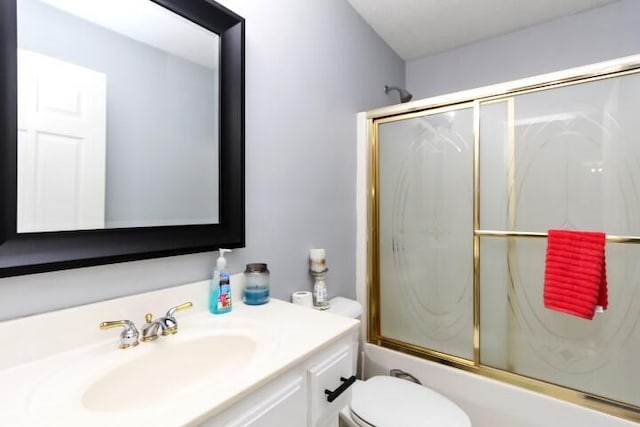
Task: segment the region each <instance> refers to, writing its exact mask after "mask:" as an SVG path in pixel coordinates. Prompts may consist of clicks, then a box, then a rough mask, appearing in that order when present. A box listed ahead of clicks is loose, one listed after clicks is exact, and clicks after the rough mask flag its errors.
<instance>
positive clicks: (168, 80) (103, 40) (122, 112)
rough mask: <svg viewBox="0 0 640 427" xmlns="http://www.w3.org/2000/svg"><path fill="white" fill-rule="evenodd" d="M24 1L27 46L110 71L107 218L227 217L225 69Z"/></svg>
mask: <svg viewBox="0 0 640 427" xmlns="http://www.w3.org/2000/svg"><path fill="white" fill-rule="evenodd" d="M19 6H20V7H19V8H18V11H19V14H18V23H19V26H18V29H19V32H18V46H19V47H21V48H23V49H28V50H32V51H35V52H39V53H42V54H45V55H48V56H52V57H55V58H58V59H61V60H63V61H67V62H71V63H73V64H77V65H80V66H83V67H86V68H90V69H92V70H95V71H99V72H101V73H104V74H106V76H107V77H106V78H107V153H106V154H107V168H106V194H105V199H106V200H105V206H106V208H105V221H106V226H107V227H127V226H142V225H165V224H184V223H193V222H200V223H202V222H218V205H217V203H214V201H215V200H217V191H218V167H217V162H218V145H217V141H218V120H217V117H218V113H217V112H218V104H217V101H216V99H217V94H218V84H217V82H218V73H217V70H212V69H209V68H206V67H204V66H202V65H199V64H195V63H193V62H190V61H187V60H184V59H182V58H180V57H178V56H175V55H172V54H169V53H167V52H165V51H162V50H160V49H156V48H154V47H151V46H149V45H146V44H143V43H141V42H138V41H136V40H133V39H131V38H128V37H124V36H122V35H120V34H118V33H116V32H113V31H110V30H107V29H105V28H103V27H100V26H98V25H95V24H92V23H90V22H88V21H85V20H82V19H79V18H76V17H74V16H72V15H69V14H67V13H64V12H62V11H60V10H59V9H56V8H54V7H51V6H48V5H46V4H45V3H42V2H40V1H36V0H20V2H19ZM217 39H218V37H217V36H216V35H212V43H216V42H217ZM212 50H213V48H212ZM185 189H189V191H185ZM207 219H208V221H206V220H207Z"/></svg>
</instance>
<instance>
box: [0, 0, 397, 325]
mask: <svg viewBox="0 0 640 427" xmlns="http://www.w3.org/2000/svg"><path fill="white" fill-rule="evenodd" d="M223 3H224V4H225V6H227V7H229V8H231V9H233V10H235V11H236V12H238V13H239V14H240V15H242V16H244V17H245V18H246V20H247V23H246V25H247V27H246V30H247V32H246V36H247V40H246V49H247V54H246V61H247V64H246V65H247V67H246V85H247V86H246V194H247V196H246V206H247V221H246V222H247V226H246V231H247V247H246V249H241V250H238V251H236V252H234V253H233V254H231V255H230V256H229V261H230V265H231V270H232V272H241V271H242V270H244V264H246V263H248V262H259V261H262V262H267V263H268V264H269V269H270V271H271V284H272V292H273V295H274V296H276V297H279V298H283V299H288V298H289V295H290V293H291V292H293V291H295V290H300V289H311V278H310V275H309V273H308V261H307V259H308V251H309V249H310V248H313V247H320V248H325V249H326V250H327V260H328V266H329V274H328V277H327V284H328V287H329V293H330V295H331V296H334V295H338V294H341V295H345V296H348V297H354V296H355V238H356V231H355V230H356V212H355V177H356V170H355V166H356V146H355V141H356V113H357V112H358V111H363V110H368V109H372V108H376V107H381V106H384V105H389V104H393V103H396V102H397V97H394V96H387V95H385V94H384V91H383V86H384V84H399V85H403V84H404V63H403V61H402V60H401V59H400V58H399V57H398V56H397V55H396V54H395V53H394V52H393V51H392V50H391V49H390V48H389V47H388V46H387V45H386V44H385V43H384V42H383V41H382V40H381V39H380V38H379V37H378V36H377V35H376V34H375V33H374V32H373V30H372V29H371V28H370V27H369V26H368V25H367V24H366V23H365V22H364V21H363V20H362V19H361V18H360V17H359V16H358V15H357V14H356V13H355V11H353V9H352V8H351V6H350V5H349V4H348V3H347V2H346V1H345V0H314V1H299V0H271V1H251V0H228V1H224V2H223ZM392 95H395V94H392ZM214 261H215V254H214V253H204V254H196V255H185V256H179V257H172V258H160V259H155V260H147V261H138V262H131V263H121V264H114V265H108V266H98V267H91V268H84V269H77V270H66V271H60V272H53V273H44V274H38V275H30V276H21V277H15V278H6V279H1V280H0V319H1V318H4V319H6V318H13V317H17V316H23V315H28V314H31V313H37V312H43V311H48V310H53V309H58V308H62V307H69V306H73V305H78V304H83V303H88V302H93V301H98V300H103V299H109V298H113V297H117V296H120V295H125V294H133V293H139V292H143V291H146V290H151V289H159V288H163V287H168V286H173V285H178V284H182V283H187V282H190V281H195V280H201V279H206V278H208V277H210V274H211V271H210V270H211V268H212V266H213V264H214ZM237 297H238V296H236V298H237ZM160 309H161V308H156V307H149V310H160ZM141 315H142V314H141Z"/></svg>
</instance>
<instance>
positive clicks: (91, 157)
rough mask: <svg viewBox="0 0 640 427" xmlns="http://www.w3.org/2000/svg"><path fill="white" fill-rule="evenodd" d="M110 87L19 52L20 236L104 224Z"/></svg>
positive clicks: (94, 76) (92, 74)
mask: <svg viewBox="0 0 640 427" xmlns="http://www.w3.org/2000/svg"><path fill="white" fill-rule="evenodd" d="M106 85H107V80H106V76H105V75H104V74H103V73H99V72H96V71H93V70H89V69H87V68H83V67H79V66H77V65H74V64H70V63H68V62H65V61H60V60H58V59H55V58H51V57H48V56H45V55H40V54H38V53H34V52H30V51H26V50H18V91H19V93H20V102H19V104H18V108H19V110H18V216H17V221H18V224H17V230H18V233H24V232H33V231H58V230H87V229H99V228H104V196H105V141H106V139H105V138H106Z"/></svg>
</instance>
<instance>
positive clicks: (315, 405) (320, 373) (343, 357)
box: [307, 345, 355, 427]
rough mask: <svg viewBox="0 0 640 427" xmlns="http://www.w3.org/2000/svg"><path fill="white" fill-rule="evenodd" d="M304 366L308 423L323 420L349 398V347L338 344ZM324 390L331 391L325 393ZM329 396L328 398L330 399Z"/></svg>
mask: <svg viewBox="0 0 640 427" xmlns="http://www.w3.org/2000/svg"><path fill="white" fill-rule="evenodd" d="M316 362H317V363H315V364H312V365H311V366H310V367H309V369H308V370H307V380H308V384H309V412H308V416H309V424H308V425H309V426H311V427H315V426H318V425H320V424H323V423H325V422H326V421H327V420H328V419H329V417H337V416H338V413H339V412H340V410H341V409H342V408H343V407H344V406H345V405H347V404H348V403H349V401H350V400H351V386H350V385H349V383H351V382H352V381H353V379H352V378H351V377H352V376H353V375H354V374H355V372H354V371H353V363H352V362H353V358H352V349H351V346H349V345H342V346H340V347H338V348H337V349H336V350H334V351H332V352H330V353H328V354H326V357H322V358H320V359H317V360H316ZM325 390H328V391H330V392H332V393H331V394H327V393H325ZM329 400H332V401H331V402H330V401H329Z"/></svg>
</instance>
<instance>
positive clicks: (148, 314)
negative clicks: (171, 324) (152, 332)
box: [144, 313, 153, 323]
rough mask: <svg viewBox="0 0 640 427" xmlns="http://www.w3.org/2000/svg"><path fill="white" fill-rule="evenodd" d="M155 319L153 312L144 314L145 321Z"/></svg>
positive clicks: (148, 321) (149, 321)
mask: <svg viewBox="0 0 640 427" xmlns="http://www.w3.org/2000/svg"><path fill="white" fill-rule="evenodd" d="M152 320H153V314H151V313H147V314H145V315H144V321H145V322H147V323H151V321H152Z"/></svg>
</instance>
